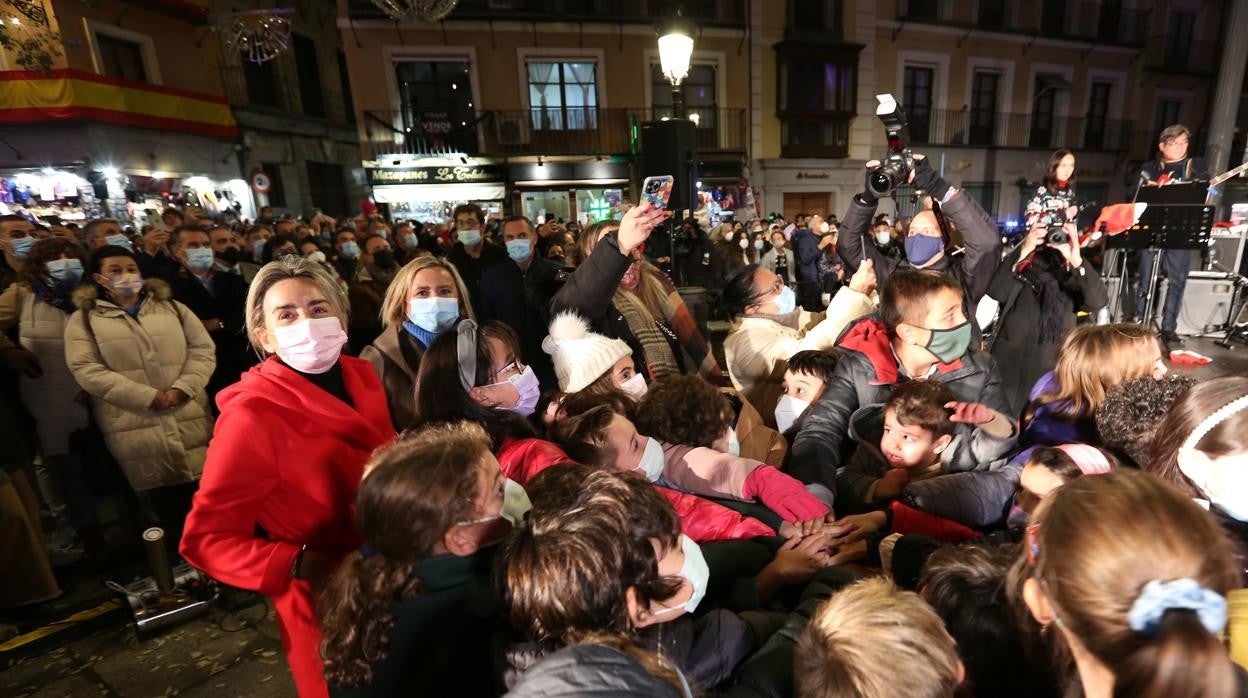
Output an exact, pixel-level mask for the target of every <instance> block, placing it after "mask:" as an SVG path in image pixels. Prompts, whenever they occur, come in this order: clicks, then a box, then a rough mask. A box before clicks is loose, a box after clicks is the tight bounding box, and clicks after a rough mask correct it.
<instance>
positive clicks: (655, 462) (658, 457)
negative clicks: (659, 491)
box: [633, 439, 665, 482]
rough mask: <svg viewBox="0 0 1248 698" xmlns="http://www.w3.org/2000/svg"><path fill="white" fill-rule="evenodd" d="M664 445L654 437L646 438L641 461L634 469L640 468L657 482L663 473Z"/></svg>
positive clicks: (649, 478) (647, 477)
mask: <svg viewBox="0 0 1248 698" xmlns="http://www.w3.org/2000/svg"><path fill="white" fill-rule="evenodd" d="M664 465H665V461H664V460H663V446H662V445H660V444H659V442H658V441H655V440H654V439H646V450H645V451H644V452H643V453H642V454H641V462H639V463H638V464H637V467H635V468H633V470H640V471H641V472H642V474H644V475H645V476H646V479H647V480H649V481H650V482H657V481H658V479H659V477H660V476H661V475H663V466H664Z"/></svg>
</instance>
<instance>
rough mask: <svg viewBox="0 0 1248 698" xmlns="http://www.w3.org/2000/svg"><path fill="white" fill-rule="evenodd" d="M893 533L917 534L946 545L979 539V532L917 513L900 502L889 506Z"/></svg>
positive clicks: (934, 516)
mask: <svg viewBox="0 0 1248 698" xmlns="http://www.w3.org/2000/svg"><path fill="white" fill-rule="evenodd" d="M889 509H890V510H891V511H892V514H893V526H892V532H893V533H919V534H922V535H925V536H927V537H929V538H935V539H936V540H939V541H944V542H946V543H961V542H963V541H968V540H971V539H972V538H978V537H979V531H976V530H975V529H973V528H968V527H966V526H963V525H962V524H960V523H958V522H956V521H950V520H949V519H944V518H941V517H939V516H936V515H935V514H929V513H927V512H925V511H919V510H918V509H914V508H912V507H908V506H906V505H905V504H902V503H901V502H893V503H892V504H890V505H889Z"/></svg>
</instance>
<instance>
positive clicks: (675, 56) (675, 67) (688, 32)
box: [659, 15, 693, 119]
mask: <svg viewBox="0 0 1248 698" xmlns="http://www.w3.org/2000/svg"><path fill="white" fill-rule="evenodd" d="M692 55H693V25H692V24H690V23H689V22H688V21H686V20H685V18H684V17H681V16H679V15H677V16H675V17H673V18H671V19H670V20H668V21H667V22H665V23H664V24H661V25H659V62H660V64H661V65H662V67H663V77H665V78H667V80H668V82H670V83H672V117H673V118H676V119H683V118H685V98H684V94H683V93H682V92H681V89H680V81H681V80H684V79H685V76H686V75H688V74H689V57H690V56H692Z"/></svg>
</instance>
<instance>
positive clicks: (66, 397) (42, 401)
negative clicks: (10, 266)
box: [0, 284, 87, 457]
mask: <svg viewBox="0 0 1248 698" xmlns="http://www.w3.org/2000/svg"><path fill="white" fill-rule="evenodd" d="M69 317H70V316H69V314H68V313H66V312H65V311H63V310H61V309H60V308H57V307H56V306H54V305H50V304H48V303H44V302H43V301H40V300H37V299H36V298H35V294H34V292H33V291H31V290H30V289H29V288H27V287H26V286H25V285H23V284H13V285H12V286H9V287H8V289H6V290H5V291H4V293H3V294H0V332H8V331H9V330H11V329H12V328H14V327H17V330H18V337H19V339H18V341H19V343H20V344H21V345H22V347H23V348H25V349H26V350H27V351H29V352H31V353H32V354H34V355H35V356H36V357H38V359H39V366H40V367H41V368H42V369H43V375H42V376H40V377H38V378H29V377H27V376H18V388H19V390H20V391H21V396H22V404H24V405H25V406H26V409H27V410H28V411H29V412H30V414H31V416H32V417H34V418H35V430H36V433H37V434H38V435H39V446H40V451H41V452H42V453H43V455H44V456H45V457H47V456H59V455H63V454H65V453H68V452H69V435H70V434H72V433H74V432H75V431H77V430H79V429H81V428H83V427H85V426H86V425H87V410H86V408H85V407H83V406H82V405H80V404H79V403H78V401H77V400H76V399H75V398H76V397H77V396H78V391H79V388H78V384H77V383H76V382H74V375H73V374H72V373H70V372H69V366H68V365H67V364H66V363H65V324H66V323H67V322H68V321H69Z"/></svg>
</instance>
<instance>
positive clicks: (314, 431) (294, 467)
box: [181, 258, 394, 698]
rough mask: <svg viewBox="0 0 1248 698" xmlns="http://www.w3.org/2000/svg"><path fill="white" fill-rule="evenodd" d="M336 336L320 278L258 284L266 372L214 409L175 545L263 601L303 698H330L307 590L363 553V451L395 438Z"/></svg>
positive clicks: (339, 304) (371, 386) (264, 275)
mask: <svg viewBox="0 0 1248 698" xmlns="http://www.w3.org/2000/svg"><path fill="white" fill-rule="evenodd" d="M346 324H347V304H346V299H345V298H343V294H342V291H341V290H340V289H339V287H338V285H337V284H336V283H335V282H334V280H333V279H332V278H330V276H329V274H328V273H326V272H325V271H324V269H322V268H321V267H320V265H317V264H315V263H311V262H306V261H304V260H302V259H294V258H287V259H285V260H283V261H280V262H272V263H270V264H268V265H266V266H265V267H264V268H263V269H261V270H260V272H259V273H258V274H256V278H255V279H254V280H253V281H252V284H251V291H250V293H248V295H247V333H248V336H249V337H250V338H251V342H252V344H253V345H254V346H255V347H256V348H257V349H258V350H261V351H263V352H264V353H265V354H268V355H269V358H268V359H267V360H266V361H264V362H263V363H261V364H260V365H259V366H256V367H254V368H252V369H251V370H250V371H248V372H247V373H246V374H244V375H243V377H242V380H240V381H239V382H238V383H237V384H235V385H233V386H231V387H229V388H227V389H225V390H223V391H221V393H220V395H218V397H217V405H218V407H219V408H220V410H221V417H220V418H219V419H218V420H217V425H216V431H215V433H214V435H213V439H212V443H211V444H210V445H209V447H208V460H207V462H206V463H205V465H204V474H203V479H202V481H201V482H200V487H199V492H198V493H196V495H195V500H194V507H193V508H192V510H191V513H190V516H188V517H187V520H186V529H185V532H184V533H183V535H182V546H181V552H182V556H183V557H184V558H186V560H187V561H188V562H190V563H191V564H192V565H195V566H196V567H198V568H200V569H202V570H204V571H205V572H206V573H207V574H208V575H209V576H211V577H213V578H214V579H217V580H220V581H221V582H224V583H226V584H229V585H232V586H236V587H240V588H243V589H251V590H254V591H258V592H260V593H262V594H265V595H267V596H270V597H272V599H273V605H274V607H275V608H276V609H277V617H278V620H279V622H280V624H281V631H282V647H283V648H284V649H285V651H286V659H287V660H288V661H289V662H290V668H291V672H292V673H293V674H294V678H295V686H296V687H297V688H298V689H299V695H301V696H303V697H304V698H309V697H317V698H319V697H321V696H326V695H328V690H327V688H326V685H325V678H324V675H323V667H322V663H321V659H320V655H319V652H318V645H319V644H320V640H321V632H320V628H319V627H318V626H317V622H316V616H315V614H314V609H313V601H314V597H315V590H314V586H315V585H316V584H317V583H318V582H319V581H320V579H321V578H322V576H324V575H325V574H326V573H327V572H328V571H330V570H331V569H332V568H333V566H334V565H335V564H336V563H337V562H338V561H339V560H340V559H341V558H342V556H343V555H345V554H346V553H347V552H348V551H350V550H353V549H355V548H357V547H359V546H360V545H361V544H362V543H363V540H362V538H361V537H360V534H359V531H357V530H356V526H355V522H354V518H353V509H352V507H353V504H354V501H355V494H356V490H357V489H358V487H359V483H360V479H361V475H362V471H363V468H364V463H365V462H366V461H367V460H368V458H369V456H370V455H371V454H372V452H373V450H374V449H376V448H378V447H379V446H382V445H384V444H386V443H387V442H389V441H390V440H391V439H393V438H394V429H393V428H392V426H391V421H390V412H389V408H388V407H387V406H386V394H385V391H384V390H383V389H382V386H381V382H380V381H379V380H378V378H377V374H376V372H375V371H373V368H372V366H371V365H369V363H368V362H366V361H363V360H360V359H355V358H352V357H349V356H341V351H342V347H343V345H344V344H346V341H347V335H346V331H345V330H344V328H345V327H346ZM257 528H258V529H260V530H261V531H263V532H264V535H257Z"/></svg>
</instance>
